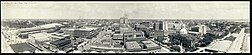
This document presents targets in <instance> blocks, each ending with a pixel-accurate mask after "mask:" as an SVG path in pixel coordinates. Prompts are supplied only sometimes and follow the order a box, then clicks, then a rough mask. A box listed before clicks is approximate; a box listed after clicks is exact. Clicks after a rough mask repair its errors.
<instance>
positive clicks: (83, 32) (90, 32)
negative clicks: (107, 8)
mask: <svg viewBox="0 0 252 55" xmlns="http://www.w3.org/2000/svg"><path fill="white" fill-rule="evenodd" d="M61 30H63V32H64V33H67V34H71V35H72V36H74V37H82V38H92V37H95V36H96V35H98V31H97V28H83V29H72V28H63V29H61Z"/></svg>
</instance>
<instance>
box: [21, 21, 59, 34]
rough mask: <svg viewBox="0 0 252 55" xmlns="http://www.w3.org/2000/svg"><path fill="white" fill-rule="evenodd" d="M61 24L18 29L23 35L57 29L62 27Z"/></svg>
mask: <svg viewBox="0 0 252 55" xmlns="http://www.w3.org/2000/svg"><path fill="white" fill-rule="evenodd" d="M62 26H63V25H62V24H58V23H52V24H46V25H40V26H36V27H32V28H23V29H18V31H19V32H20V33H25V32H32V31H42V30H49V29H55V30H56V29H59V28H60V27H62Z"/></svg>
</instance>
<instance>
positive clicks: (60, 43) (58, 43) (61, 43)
mask: <svg viewBox="0 0 252 55" xmlns="http://www.w3.org/2000/svg"><path fill="white" fill-rule="evenodd" d="M70 43H71V40H70V39H65V38H63V39H59V40H56V41H52V42H50V44H53V45H56V46H57V47H61V46H64V45H66V44H70Z"/></svg>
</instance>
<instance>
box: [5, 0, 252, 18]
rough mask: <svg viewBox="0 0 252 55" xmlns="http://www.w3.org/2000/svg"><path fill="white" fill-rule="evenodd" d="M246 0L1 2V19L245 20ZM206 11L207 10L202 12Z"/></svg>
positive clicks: (247, 7)
mask: <svg viewBox="0 0 252 55" xmlns="http://www.w3.org/2000/svg"><path fill="white" fill-rule="evenodd" d="M249 4H250V3H249V2H225V3H221V2H219V3H218V2H216V3H211V2H202V3H200V2H198V3H197V2H195V3H193V2H190V3H189V2H187V3H186V2H167V3H165V2H163V3H162V2H160V3H157V2H153V3H151V2H150V3H148V2H147V3H141V2H140V3H138V2H129V3H120V2H119V3H116V2H111V3H109V2H100V3H99V2H97V3H96V2H93V3H92V2H89V3H88V2H77V3H71V2H69V3H67V2H65V3H64V2H62V3H56V2H55V3H54V2H49V3H46V2H44V3H43V2H20V3H18V2H17V3H15V2H14V3H11V2H9V3H7V1H6V2H1V11H3V12H1V14H2V15H1V17H2V18H3V19H48V18H50V19H94V18H95V19H107V18H109V19H119V18H120V17H122V16H123V14H124V13H126V14H128V18H129V19H146V18H147V19H216V18H218V19H249V18H250V17H249V13H250V12H249ZM206 10H207V11H206Z"/></svg>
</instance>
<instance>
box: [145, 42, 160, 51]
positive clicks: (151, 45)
mask: <svg viewBox="0 0 252 55" xmlns="http://www.w3.org/2000/svg"><path fill="white" fill-rule="evenodd" d="M142 43H143V44H144V47H146V49H147V50H155V49H160V48H161V47H160V46H159V45H158V44H156V43H154V42H152V41H150V40H148V41H142Z"/></svg>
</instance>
